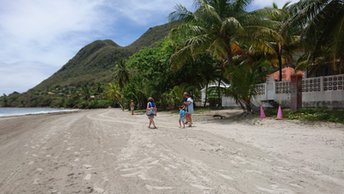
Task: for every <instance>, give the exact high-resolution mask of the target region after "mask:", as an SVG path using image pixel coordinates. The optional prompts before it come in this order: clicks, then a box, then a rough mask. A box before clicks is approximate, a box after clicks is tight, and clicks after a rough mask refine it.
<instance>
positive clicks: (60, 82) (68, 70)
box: [33, 24, 174, 90]
mask: <svg viewBox="0 0 344 194" xmlns="http://www.w3.org/2000/svg"><path fill="white" fill-rule="evenodd" d="M173 26H174V24H165V25H161V26H156V27H153V28H150V29H149V30H148V31H146V32H145V33H144V34H143V35H142V36H141V37H140V38H139V39H137V40H136V41H135V42H133V43H132V44H131V45H129V46H127V47H120V46H119V45H118V44H116V43H115V42H113V41H112V40H97V41H94V42H92V43H91V44H88V45H86V46H85V47H84V48H82V49H81V50H80V51H79V52H78V53H77V54H76V55H75V57H73V58H72V59H71V60H69V61H68V63H67V64H65V65H64V66H63V67H62V68H61V69H60V70H59V71H57V72H56V73H55V74H53V75H52V76H51V77H49V78H48V79H46V80H44V81H43V82H42V83H40V84H39V85H37V86H36V87H34V88H33V90H46V89H48V88H54V87H56V86H59V87H60V86H80V85H84V84H90V83H103V82H110V81H111V80H112V79H114V78H113V77H112V70H113V68H114V67H115V64H116V62H118V61H119V60H121V59H126V58H128V57H129V56H131V55H132V54H134V53H135V52H137V51H139V50H140V49H142V48H144V47H149V46H152V45H153V44H154V43H156V42H157V41H160V40H162V39H163V38H164V37H166V36H167V34H168V32H169V31H170V29H171V28H172V27H173Z"/></svg>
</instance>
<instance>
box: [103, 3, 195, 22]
mask: <svg viewBox="0 0 344 194" xmlns="http://www.w3.org/2000/svg"><path fill="white" fill-rule="evenodd" d="M193 2H194V1H193V0H173V1H165V0H141V1H138V0H127V1H125V3H123V2H119V1H114V2H111V3H109V5H110V6H112V7H113V8H114V9H116V10H117V11H118V12H119V13H121V15H123V16H125V17H127V18H129V19H130V20H132V21H134V22H136V23H137V24H139V25H146V24H149V23H151V21H152V20H155V21H156V20H161V18H159V17H161V16H163V17H166V18H167V16H168V14H169V13H171V12H172V11H173V10H174V7H175V6H176V5H177V4H182V5H184V6H186V7H188V8H190V7H191V6H192V4H193Z"/></svg>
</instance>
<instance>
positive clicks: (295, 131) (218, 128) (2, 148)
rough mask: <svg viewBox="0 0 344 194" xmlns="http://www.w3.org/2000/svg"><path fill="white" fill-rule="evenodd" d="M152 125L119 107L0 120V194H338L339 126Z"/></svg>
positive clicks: (343, 133)
mask: <svg viewBox="0 0 344 194" xmlns="http://www.w3.org/2000/svg"><path fill="white" fill-rule="evenodd" d="M234 112H235V111H233V114H234ZM228 114H229V115H230V114H231V112H230V111H229V113H228ZM156 123H157V126H158V129H148V128H147V118H146V116H145V115H143V114H137V115H134V116H131V115H129V113H128V112H122V111H121V110H119V109H101V110H86V111H80V112H76V113H68V114H56V115H55V114H49V115H35V116H22V117H11V118H0V158H1V160H0V193H6V194H7V193H35V194H37V193H61V194H64V193H108V194H112V193H121V194H125V193H139V194H142V193H195V194H196V193H197V194H198V193H329V194H336V193H338V194H340V193H344V126H343V125H339V124H325V123H307V124H305V123H301V122H297V121H276V120H273V119H267V120H263V121H260V120H258V119H249V120H244V119H233V118H232V119H222V120H221V119H216V118H213V117H212V116H207V115H195V127H193V128H186V129H180V128H178V115H177V114H171V113H159V114H158V117H157V118H156Z"/></svg>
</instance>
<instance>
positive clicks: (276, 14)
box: [255, 2, 300, 81]
mask: <svg viewBox="0 0 344 194" xmlns="http://www.w3.org/2000/svg"><path fill="white" fill-rule="evenodd" d="M289 5H290V2H288V3H286V4H285V5H284V6H283V7H282V8H278V6H277V4H275V3H273V5H272V7H266V8H263V9H260V10H256V11H255V14H257V15H260V16H261V17H262V18H265V23H264V24H263V25H264V26H266V27H267V28H268V29H270V30H272V31H274V34H275V36H269V37H268V39H270V44H271V46H272V47H273V48H274V50H275V54H274V55H276V60H277V63H278V69H279V81H282V68H283V64H287V65H288V66H292V65H293V54H294V52H295V51H296V50H297V49H298V48H300V44H299V43H300V36H299V33H300V32H299V31H300V30H299V29H298V28H297V27H296V26H295V25H294V26H292V25H289V20H290V18H291V17H292V15H291V12H290V10H289ZM267 41H269V40H267ZM271 60H274V59H273V58H272V59H271Z"/></svg>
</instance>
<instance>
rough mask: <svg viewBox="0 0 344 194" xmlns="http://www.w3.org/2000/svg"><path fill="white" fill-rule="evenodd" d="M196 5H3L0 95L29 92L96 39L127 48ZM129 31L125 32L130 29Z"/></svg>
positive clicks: (104, 0) (113, 0) (94, 1)
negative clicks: (180, 10)
mask: <svg viewBox="0 0 344 194" xmlns="http://www.w3.org/2000/svg"><path fill="white" fill-rule="evenodd" d="M192 2H193V0H172V1H165V0H141V1H140V0H127V1H119V0H56V1H54V0H49V1H47V0H0V42H1V49H0V94H1V93H3V92H6V93H8V92H11V91H14V90H15V91H19V92H24V91H26V90H27V89H29V88H31V87H33V86H35V85H36V84H37V83H39V82H40V81H42V80H44V79H46V78H47V77H48V76H50V75H51V74H52V73H53V72H55V71H56V70H58V69H59V68H60V67H61V66H62V65H64V64H65V63H66V62H67V61H68V60H69V59H70V58H72V57H73V56H74V55H75V54H76V52H77V51H78V50H79V49H80V48H82V47H83V46H85V45H86V44H87V43H90V42H92V41H94V40H97V39H108V38H112V39H114V41H116V42H119V43H120V44H121V43H122V44H128V43H130V42H131V41H134V39H135V38H137V36H138V35H139V34H140V33H142V32H144V31H145V30H146V29H147V28H148V27H150V26H153V25H157V24H161V23H164V22H167V16H168V14H169V13H170V12H171V11H172V10H173V7H174V6H175V5H176V4H177V3H182V4H183V5H190V6H191V4H192ZM128 23H130V25H129V26H128V29H125V28H123V27H122V26H124V25H123V24H125V25H128Z"/></svg>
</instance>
